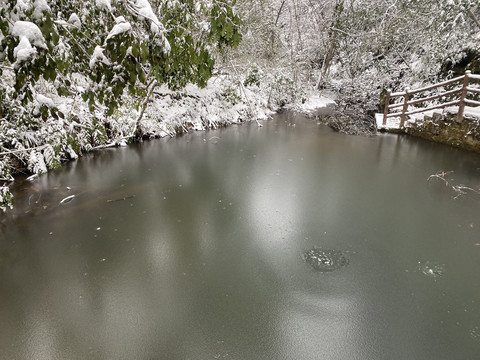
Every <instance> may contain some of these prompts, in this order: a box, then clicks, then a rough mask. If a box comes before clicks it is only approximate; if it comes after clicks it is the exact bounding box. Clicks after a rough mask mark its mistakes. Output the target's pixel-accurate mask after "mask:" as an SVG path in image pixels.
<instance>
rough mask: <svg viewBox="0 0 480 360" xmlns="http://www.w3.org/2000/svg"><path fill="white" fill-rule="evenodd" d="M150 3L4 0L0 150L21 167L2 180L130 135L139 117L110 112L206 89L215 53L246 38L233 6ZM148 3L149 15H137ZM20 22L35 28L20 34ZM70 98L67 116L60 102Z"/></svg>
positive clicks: (0, 6)
mask: <svg viewBox="0 0 480 360" xmlns="http://www.w3.org/2000/svg"><path fill="white" fill-rule="evenodd" d="M150 2H151V7H150V6H147V5H148V4H147V5H145V4H146V2H145V1H143V2H139V3H137V2H136V1H130V0H128V1H115V2H113V1H112V4H113V6H112V8H111V9H107V8H105V7H99V6H98V5H97V2H96V1H82V0H71V1H63V0H52V1H47V3H48V7H42V8H41V9H39V8H36V6H37V5H38V3H39V2H34V1H24V2H18V1H16V0H6V1H2V2H0V119H1V122H0V152H8V151H9V150H12V151H16V152H15V156H10V155H6V156H1V157H0V166H4V165H6V164H9V161H10V159H14V161H15V164H14V166H11V167H10V166H9V167H5V166H4V167H3V169H8V171H7V170H5V174H3V175H4V176H3V178H9V176H10V173H11V172H13V171H15V169H20V168H23V169H28V170H29V171H31V172H35V173H42V172H45V171H46V170H47V169H55V168H57V167H59V166H60V164H61V161H62V160H63V159H66V158H75V157H76V156H78V155H79V154H81V153H82V152H83V151H88V150H89V149H91V148H92V147H95V146H99V145H105V144H107V143H108V142H109V141H112V140H115V139H111V138H110V136H111V135H112V133H115V134H117V136H118V134H123V135H126V136H129V135H132V131H135V126H134V125H135V124H134V123H133V125H132V122H131V121H130V122H128V121H124V123H122V121H121V120H118V121H117V120H116V121H115V124H116V125H114V126H116V127H117V128H115V129H111V128H109V126H110V125H109V124H110V122H109V121H108V117H109V116H115V117H116V118H120V119H122V118H123V117H125V114H122V113H121V112H120V111H119V108H120V107H121V106H122V105H123V104H124V101H125V99H127V98H128V99H133V103H129V104H128V105H129V107H131V108H132V109H137V110H138V109H141V108H142V106H143V105H144V104H145V105H146V104H147V102H146V101H145V98H146V96H147V94H148V93H151V91H152V90H153V88H154V87H155V86H158V85H162V84H167V85H168V86H169V87H170V88H171V89H174V90H176V91H178V90H180V89H182V88H183V87H184V86H185V85H187V84H188V83H193V84H196V85H198V86H201V87H202V86H205V85H206V84H207V81H208V79H209V78H210V77H211V76H212V73H213V69H214V66H215V61H214V57H213V55H212V53H211V51H212V49H215V48H217V47H222V48H224V47H226V46H228V47H236V46H237V45H238V43H239V42H240V40H241V35H240V32H239V29H238V27H239V25H240V19H239V17H238V16H237V15H235V13H234V11H233V6H234V5H235V1H231V0H226V1H225V0H224V1H220V0H206V1H201V2H198V1H193V0H182V1H170V0H150ZM140 5H141V6H144V5H145V6H146V7H145V8H143V9H142V13H144V14H145V13H148V15H147V16H143V17H142V16H139V10H140V8H139V6H140ZM39 10H42V11H39ZM17 21H22V22H24V23H20V25H24V26H27V25H28V26H29V27H30V30H32V31H30V32H25V31H21V29H20V30H19V28H18V27H17V30H15V31H14V29H15V26H16V25H18V23H17ZM32 34H34V35H32ZM40 34H41V35H40ZM22 50H24V52H23V53H22V56H20V51H22ZM44 94H49V97H45V96H43V97H42V95H44ZM127 94H128V95H129V96H128V97H127V96H125V95H127ZM67 99H68V101H67ZM54 100H55V101H54ZM129 101H131V100H129ZM67 102H68V104H69V105H68V109H69V110H68V111H66V110H65V106H60V104H62V105H65V104H67ZM54 103H55V104H56V105H57V106H55V105H54ZM77 103H82V104H83V105H80V106H76V105H75V104H77ZM85 104H86V105H87V106H88V109H89V110H90V112H91V114H89V115H88V116H86V114H82V111H83V109H84V108H85V106H84V105H85ZM79 109H81V110H79ZM129 116H131V117H134V116H136V114H133V111H132V114H129ZM85 117H88V121H87V120H85V121H84V118H85ZM92 118H94V119H95V120H94V121H93V122H92V121H91V119H92ZM137 125H138V124H137ZM125 132H127V133H125ZM5 194H7V193H5ZM2 199H6V195H5V196H4V197H3V198H2ZM1 201H2V200H1V199H0V202H1Z"/></svg>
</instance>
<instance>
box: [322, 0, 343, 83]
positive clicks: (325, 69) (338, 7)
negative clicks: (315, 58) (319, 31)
mask: <svg viewBox="0 0 480 360" xmlns="http://www.w3.org/2000/svg"><path fill="white" fill-rule="evenodd" d="M343 3H344V0H337V3H336V4H335V11H334V14H333V19H332V25H331V26H330V29H329V30H328V38H329V46H328V50H327V53H326V54H325V58H324V60H323V65H322V70H321V72H320V76H319V78H318V81H317V84H316V88H317V89H321V88H322V87H323V86H324V84H325V82H326V79H327V78H328V74H329V72H330V65H331V63H332V60H333V57H334V55H335V50H336V48H337V37H338V31H337V29H338V25H339V24H340V17H341V15H342V13H343V10H344V6H343Z"/></svg>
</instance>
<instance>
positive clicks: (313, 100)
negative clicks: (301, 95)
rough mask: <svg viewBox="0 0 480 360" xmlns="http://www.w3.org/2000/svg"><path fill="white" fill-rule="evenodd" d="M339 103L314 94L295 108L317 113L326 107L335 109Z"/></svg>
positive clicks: (308, 112)
mask: <svg viewBox="0 0 480 360" xmlns="http://www.w3.org/2000/svg"><path fill="white" fill-rule="evenodd" d="M336 106H337V104H336V103H335V101H333V100H332V99H329V98H327V97H324V96H320V95H312V96H310V97H309V98H308V100H307V101H306V102H305V103H304V104H298V105H297V106H296V107H295V109H296V110H299V111H301V112H304V113H307V114H310V115H316V114H317V113H318V112H320V111H322V110H324V109H335V107H336Z"/></svg>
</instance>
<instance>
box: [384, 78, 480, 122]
mask: <svg viewBox="0 0 480 360" xmlns="http://www.w3.org/2000/svg"><path fill="white" fill-rule="evenodd" d="M471 80H480V75H475V74H472V73H471V71H466V72H465V75H462V76H459V77H456V78H454V79H451V80H447V81H443V82H441V83H438V84H435V85H431V86H427V87H424V88H420V89H416V90H410V89H408V88H407V89H405V91H404V92H396V93H392V90H390V89H389V90H388V91H387V96H386V98H385V110H384V113H383V125H384V126H385V125H386V124H387V119H388V118H391V117H400V127H402V126H403V124H404V123H405V121H406V119H407V116H408V115H413V114H418V113H422V112H426V111H430V110H436V109H443V108H446V107H448V106H455V105H458V113H457V122H462V120H463V113H464V110H465V105H473V106H480V101H475V100H470V99H468V98H467V95H468V93H474V94H480V89H478V88H473V87H471V86H469V84H470V81H471ZM456 83H458V84H459V85H460V86H459V87H457V88H455V89H453V90H449V91H444V92H442V93H441V94H437V95H432V96H426V97H422V98H418V99H412V97H414V95H417V94H420V93H422V92H426V91H431V90H434V89H438V88H441V87H444V86H448V85H454V84H456ZM456 94H459V98H458V99H457V100H453V101H447V102H443V103H441V104H438V105H432V106H428V107H424V108H416V109H413V110H410V109H409V107H410V106H411V105H418V104H421V103H424V102H427V101H432V100H436V99H444V98H446V97H449V96H452V95H456ZM397 97H403V102H398V103H394V104H390V101H391V100H392V99H393V98H397ZM398 108H402V110H401V111H396V112H392V113H389V112H390V110H392V109H398Z"/></svg>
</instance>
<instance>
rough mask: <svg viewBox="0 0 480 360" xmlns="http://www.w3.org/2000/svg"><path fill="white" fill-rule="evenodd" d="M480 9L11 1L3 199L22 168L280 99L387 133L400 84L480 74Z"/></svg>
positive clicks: (352, 127)
mask: <svg viewBox="0 0 480 360" xmlns="http://www.w3.org/2000/svg"><path fill="white" fill-rule="evenodd" d="M479 18H480V0H468V1H453V0H440V1H438V0H435V1H433V0H427V1H422V2H418V1H411V0H399V1H395V2H388V1H387V2H386V1H383V0H374V1H370V2H364V1H347V0H326V1H322V2H312V1H307V0H291V1H286V0H244V1H240V2H237V1H236V0H205V1H201V2H195V1H174V0H125V1H112V0H95V1H93V0H92V1H81V0H72V1H68V2H64V1H54V0H6V1H4V2H2V3H1V4H0V212H1V211H2V210H3V211H5V210H7V209H9V208H11V207H12V201H13V198H12V194H11V192H10V190H9V187H10V185H11V184H12V181H13V180H14V175H15V174H17V173H25V174H27V173H28V174H32V175H33V176H39V175H41V174H43V173H46V172H47V171H49V170H52V169H56V168H59V167H61V165H62V163H63V162H65V161H69V160H74V159H76V158H78V157H79V156H81V155H82V154H84V153H86V152H89V151H92V150H97V149H101V148H105V147H114V146H124V145H126V144H128V143H129V142H132V141H141V140H143V139H147V138H151V137H162V136H174V135H176V134H178V133H185V132H188V131H195V130H205V129H211V128H216V127H219V126H225V125H228V124H231V123H241V122H245V121H249V120H254V121H257V122H258V121H259V120H261V119H266V118H268V117H269V116H270V114H271V113H272V112H275V111H277V110H278V109H281V108H291V109H294V110H300V111H302V110H304V111H306V110H307V109H308V110H309V111H310V114H311V115H312V116H316V115H319V121H320V122H321V123H324V124H327V125H329V126H331V127H332V128H333V129H335V130H337V131H341V132H344V133H346V134H367V135H371V134H375V133H376V122H375V113H378V112H382V111H383V105H384V101H385V94H386V92H387V89H395V90H400V89H406V88H409V87H411V88H418V87H422V85H425V84H431V83H434V82H438V80H444V79H451V78H453V77H455V76H457V75H458V74H459V73H460V74H463V73H464V72H465V70H471V71H472V72H473V73H480V45H479V44H480V42H479V41H478V39H480V21H479V20H478V19H479ZM322 95H323V96H326V97H327V98H330V99H333V101H335V103H337V106H336V108H335V109H334V110H333V109H332V107H333V104H334V102H333V101H332V100H330V101H328V100H325V98H322ZM322 107H330V111H331V114H329V115H327V116H325V114H321V111H320V112H319V113H318V114H317V113H316V110H315V109H318V108H322ZM320 115H321V116H320Z"/></svg>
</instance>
